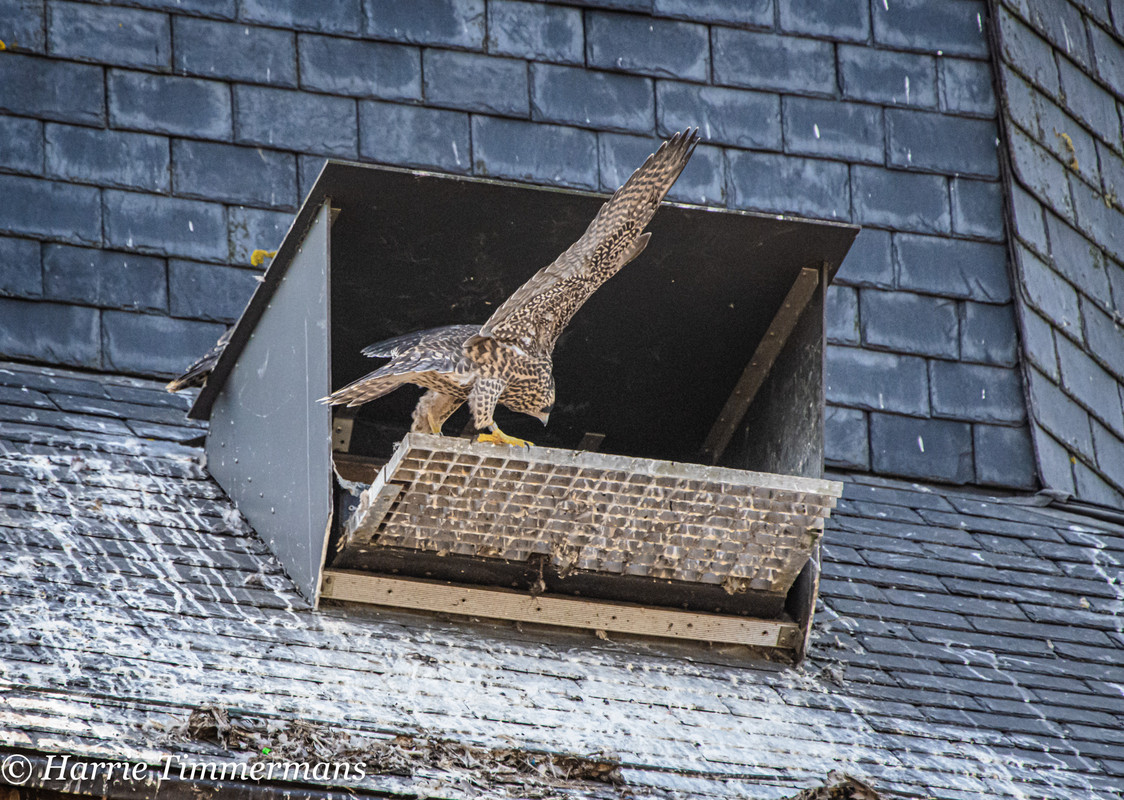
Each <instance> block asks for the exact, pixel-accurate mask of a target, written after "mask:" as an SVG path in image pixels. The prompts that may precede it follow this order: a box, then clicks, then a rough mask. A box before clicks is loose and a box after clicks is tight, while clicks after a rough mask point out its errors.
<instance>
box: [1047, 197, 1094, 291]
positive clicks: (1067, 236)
mask: <svg viewBox="0 0 1124 800" xmlns="http://www.w3.org/2000/svg"><path fill="white" fill-rule="evenodd" d="M1046 230H1047V232H1048V234H1049V236H1050V255H1051V256H1052V261H1053V266H1054V268H1055V269H1057V271H1058V272H1059V273H1061V274H1062V276H1064V277H1065V278H1066V279H1067V280H1068V281H1069V282H1070V283H1072V284H1073V285H1074V286H1076V287H1077V288H1079V289H1081V290H1082V291H1083V292H1085V294H1087V295H1089V296H1090V297H1094V298H1098V299H1100V298H1103V299H1105V300H1106V301H1107V298H1108V297H1109V288H1108V275H1107V272H1106V270H1105V262H1104V254H1103V253H1102V252H1101V250H1100V248H1099V247H1097V245H1096V244H1094V243H1093V242H1091V241H1089V240H1088V239H1087V238H1085V237H1084V236H1083V235H1082V234H1081V233H1079V232H1078V231H1077V230H1075V229H1074V228H1072V227H1071V226H1070V225H1068V224H1066V223H1065V222H1064V221H1063V220H1062V219H1061V218H1059V217H1057V216H1055V215H1054V214H1051V213H1049V212H1047V213H1046Z"/></svg>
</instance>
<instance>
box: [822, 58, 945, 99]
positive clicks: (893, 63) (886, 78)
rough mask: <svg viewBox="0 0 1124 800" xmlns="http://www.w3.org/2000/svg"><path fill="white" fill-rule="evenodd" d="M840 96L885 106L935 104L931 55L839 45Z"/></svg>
mask: <svg viewBox="0 0 1124 800" xmlns="http://www.w3.org/2000/svg"><path fill="white" fill-rule="evenodd" d="M839 79H840V84H841V86H842V88H843V96H844V97H846V98H850V99H854V100H864V101H867V102H871V103H885V104H887V105H904V106H920V107H924V108H936V106H937V62H936V60H935V59H934V58H933V57H932V56H927V55H919V54H915V53H901V52H895V51H892V50H876V49H874V48H871V47H868V46H866V45H861V46H860V45H842V44H841V45H839Z"/></svg>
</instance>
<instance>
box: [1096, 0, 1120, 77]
mask: <svg viewBox="0 0 1124 800" xmlns="http://www.w3.org/2000/svg"><path fill="white" fill-rule="evenodd" d="M1113 18H1114V20H1115V21H1116V26H1117V31H1116V32H1117V36H1116V37H1113V36H1112V35H1111V34H1109V33H1107V32H1105V31H1103V30H1101V29H1100V28H1098V27H1097V26H1096V25H1090V26H1089V39H1090V41H1091V42H1092V44H1093V54H1094V56H1095V64H1096V70H1097V74H1098V75H1099V76H1100V77H1101V80H1103V81H1104V82H1105V83H1107V84H1108V85H1109V86H1124V45H1122V44H1121V42H1120V38H1124V22H1122V21H1121V20H1124V12H1122V11H1120V10H1116V11H1114V13H1113Z"/></svg>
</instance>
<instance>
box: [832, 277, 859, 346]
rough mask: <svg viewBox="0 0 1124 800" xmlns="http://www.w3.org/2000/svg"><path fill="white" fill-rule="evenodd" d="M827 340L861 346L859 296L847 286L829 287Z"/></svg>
mask: <svg viewBox="0 0 1124 800" xmlns="http://www.w3.org/2000/svg"><path fill="white" fill-rule="evenodd" d="M824 309H825V314H826V316H827V330H826V333H827V340H828V341H829V342H832V343H833V344H849V345H856V346H857V345H858V344H859V295H858V292H857V291H856V290H854V289H851V288H849V287H846V286H831V287H828V291H827V299H826V301H825V303H824Z"/></svg>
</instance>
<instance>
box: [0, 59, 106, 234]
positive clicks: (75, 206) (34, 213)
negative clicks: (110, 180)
mask: <svg viewBox="0 0 1124 800" xmlns="http://www.w3.org/2000/svg"><path fill="white" fill-rule="evenodd" d="M2 60H3V59H0V61H2ZM101 224H102V220H101V200H100V191H99V190H98V189H96V188H94V187H92V186H78V185H75V184H70V183H65V182H62V181H44V180H39V179H37V178H25V177H19V176H16V175H0V232H9V233H16V234H26V235H29V236H44V237H47V238H51V239H58V240H61V241H66V242H74V243H76V244H97V243H99V242H100V241H101Z"/></svg>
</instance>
